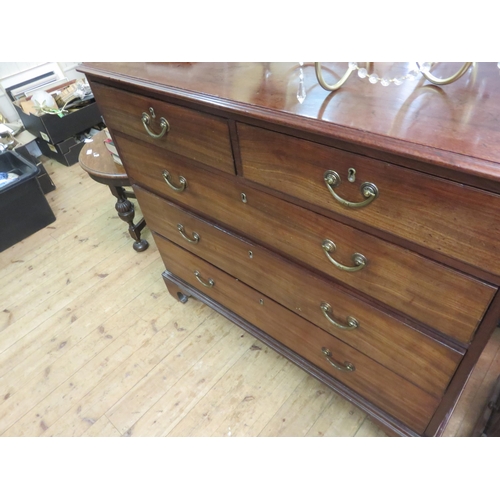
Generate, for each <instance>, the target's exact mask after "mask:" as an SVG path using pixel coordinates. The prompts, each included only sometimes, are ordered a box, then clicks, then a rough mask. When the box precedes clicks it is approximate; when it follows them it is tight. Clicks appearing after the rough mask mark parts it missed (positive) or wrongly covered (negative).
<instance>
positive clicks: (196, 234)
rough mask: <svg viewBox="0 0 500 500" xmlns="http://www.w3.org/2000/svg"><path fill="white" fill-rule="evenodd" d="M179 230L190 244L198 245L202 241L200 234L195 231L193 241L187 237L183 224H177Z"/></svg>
mask: <svg viewBox="0 0 500 500" xmlns="http://www.w3.org/2000/svg"><path fill="white" fill-rule="evenodd" d="M177 229H178V231H179V233H181V236H182V237H183V238H184V239H185V240H186V241H189V243H194V244H195V245H196V243H198V242H199V241H200V236H199V234H198V233H195V232H194V231H193V239H191V238H189V236H187V235H186V233H185V232H184V226H183V225H182V224H177Z"/></svg>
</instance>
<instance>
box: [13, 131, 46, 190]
mask: <svg viewBox="0 0 500 500" xmlns="http://www.w3.org/2000/svg"><path fill="white" fill-rule="evenodd" d="M37 140H39V139H37ZM34 149H36V151H38V154H37V156H33V154H32V151H33V150H34ZM15 151H16V153H18V154H19V155H21V156H22V157H23V158H24V159H25V160H26V161H28V162H29V163H32V164H33V165H36V167H37V168H38V170H39V171H40V173H39V174H38V175H37V179H38V183H39V184H40V187H41V188H42V191H43V194H47V193H50V192H51V191H54V189H55V188H56V186H55V184H54V182H53V181H52V179H51V178H50V175H49V173H48V172H47V170H45V167H44V166H43V163H42V162H41V161H40V160H39V159H38V158H39V157H40V156H41V151H40V148H39V147H38V145H37V143H36V140H33V141H31V142H29V143H28V144H25V145H24V146H18V147H17V148H16V149H15Z"/></svg>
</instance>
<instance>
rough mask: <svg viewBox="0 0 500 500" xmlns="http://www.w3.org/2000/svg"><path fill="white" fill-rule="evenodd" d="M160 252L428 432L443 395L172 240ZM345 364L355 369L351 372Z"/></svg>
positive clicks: (174, 267)
mask: <svg viewBox="0 0 500 500" xmlns="http://www.w3.org/2000/svg"><path fill="white" fill-rule="evenodd" d="M155 240H156V241H158V242H160V241H162V239H161V236H158V235H156V236H155ZM160 253H161V256H162V259H163V261H164V263H165V266H166V268H167V269H168V270H169V271H170V272H172V273H173V274H174V275H176V276H178V277H180V278H181V279H183V280H184V281H186V282H187V283H189V284H191V285H192V286H194V287H196V288H197V289H199V290H200V291H201V292H203V293H205V294H206V295H208V296H209V297H211V298H212V299H214V300H215V301H217V302H219V303H220V304H222V305H223V306H225V307H227V308H228V309H230V310H231V311H233V312H235V313H236V314H238V315H239V316H241V317H242V318H244V319H245V320H247V321H249V322H250V323H252V324H253V325H255V326H256V327H257V328H260V329H261V330H263V331H265V332H266V333H267V334H269V335H271V336H272V337H273V338H275V339H276V340H277V341H279V342H281V343H282V344H284V345H286V346H287V347H289V348H290V349H292V350H293V351H295V352H296V353H297V354H299V355H300V356H302V357H303V358H305V359H307V360H308V361H310V362H312V363H314V364H315V365H316V366H318V367H319V368H321V369H322V370H323V371H325V372H327V373H329V374H330V375H332V376H333V377H335V378H336V379H338V380H340V381H341V382H342V383H343V384H345V385H346V386H348V387H350V388H351V389H353V390H355V391H356V392H357V393H358V394H360V395H361V396H363V397H365V398H366V399H367V400H369V401H371V402H372V403H374V404H376V405H377V406H378V407H380V408H381V409H382V410H384V411H387V412H388V413H390V414H391V415H393V416H394V417H395V418H397V419H399V420H400V421H401V422H403V423H405V424H406V425H408V426H409V427H410V428H412V429H414V430H415V431H417V432H419V433H422V432H423V431H424V429H425V427H426V426H427V423H428V422H429V420H430V418H431V416H432V415H433V413H434V411H435V409H436V407H437V405H438V404H439V401H440V399H439V398H436V397H434V396H431V395H429V394H427V393H426V392H425V391H423V390H422V389H420V388H418V387H417V386H415V385H413V384H411V383H410V382H408V381H407V380H406V379H404V378H403V377H400V376H399V375H397V374H395V373H393V372H391V371H390V370H388V369H386V368H384V367H383V366H382V365H380V364H378V363H376V362H375V361H373V360H371V359H370V358H368V357H367V356H365V355H363V354H362V353H360V352H359V351H357V350H356V349H353V348H352V347H350V346H348V345H347V344H345V343H344V342H342V341H340V340H338V339H336V338H335V337H333V336H332V335H329V334H328V333H326V332H324V331H322V330H321V329H319V328H317V327H315V326H314V325H313V324H311V323H309V322H307V321H306V320H304V319H302V318H301V317H300V316H297V315H295V314H294V313H292V312H290V311H289V310H288V309H286V308H284V307H282V306H280V305H279V304H278V303H276V302H274V301H273V300H271V299H269V298H268V297H267V296H265V295H264V294H261V293H260V292H258V291H256V290H253V289H252V288H250V287H248V286H247V285H245V284H243V283H242V282H241V281H239V280H235V279H234V278H233V277H232V276H230V275H228V274H226V273H224V272H223V271H221V270H219V269H217V268H216V267H214V266H212V265H211V264H209V263H208V262H205V261H204V260H202V259H200V258H199V257H196V256H195V255H193V254H191V253H189V252H187V251H186V250H184V249H182V248H180V247H178V246H177V245H175V244H173V243H171V242H169V241H168V240H163V243H162V245H161V249H160ZM207 285H208V286H207ZM325 351H327V353H326V354H325ZM332 363H333V364H332ZM334 365H336V366H337V367H339V368H340V369H339V368H336V367H335V366H334ZM347 367H349V368H353V369H354V370H353V371H350V370H348V369H347Z"/></svg>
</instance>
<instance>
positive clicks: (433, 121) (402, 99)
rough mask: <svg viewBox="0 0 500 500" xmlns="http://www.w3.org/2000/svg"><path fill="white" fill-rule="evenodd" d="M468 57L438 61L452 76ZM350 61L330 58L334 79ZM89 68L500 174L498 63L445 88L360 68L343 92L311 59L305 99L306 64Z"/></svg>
mask: <svg viewBox="0 0 500 500" xmlns="http://www.w3.org/2000/svg"><path fill="white" fill-rule="evenodd" d="M460 66H461V63H438V64H437V65H436V66H435V69H433V73H434V74H435V75H436V76H449V75H451V74H453V73H455V72H456V71H457V69H458V68H460ZM346 68H347V64H346V63H323V72H324V76H325V79H326V80H327V81H329V82H335V81H336V80H338V78H339V77H340V76H342V75H343V74H344V72H345V70H346ZM81 69H82V71H84V72H85V73H87V75H88V76H91V77H93V78H94V79H99V80H101V81H105V82H108V83H111V84H114V85H125V86H130V85H134V86H135V87H136V88H139V89H140V88H142V89H143V90H146V91H153V92H156V93H158V92H161V93H165V94H168V95H172V96H175V97H177V98H181V99H185V100H189V101H196V102H198V103H202V104H204V105H208V106H211V107H213V108H218V109H219V110H221V111H228V110H229V111H233V112H234V111H236V112H238V113H240V114H242V115H245V116H248V117H251V118H257V119H265V120H266V121H269V122H275V123H276V124H279V125H284V126H289V127H295V128H300V129H302V130H305V131H308V132H312V133H320V134H322V135H326V136H330V137H333V138H335V139H338V140H342V141H348V142H350V143H353V144H357V145H360V146H365V147H370V148H375V149H379V150H383V151H389V152H392V153H395V154H400V155H402V156H406V157H413V158H418V159H421V160H422V159H423V160H424V161H429V162H430V163H435V164H437V165H440V166H444V167H446V168H450V169H453V170H458V171H462V172H465V173H467V174H473V175H477V176H479V177H484V178H487V179H490V180H493V181H500V168H499V167H500V69H499V68H498V67H497V65H496V63H477V64H475V65H474V66H473V68H472V69H470V70H469V71H468V72H467V73H466V74H465V75H464V76H463V77H462V78H461V79H460V80H458V81H456V82H454V83H452V84H449V85H445V86H441V87H438V86H436V85H432V84H430V83H429V82H427V81H426V80H425V79H424V78H418V79H416V80H414V81H405V82H404V83H403V84H402V85H400V86H394V85H391V86H389V87H383V86H381V85H380V84H376V85H372V84H370V83H369V82H368V81H367V79H366V78H365V79H363V80H362V79H360V78H358V76H357V75H356V73H353V74H352V75H351V77H350V78H349V79H348V81H347V82H346V83H345V84H344V86H343V87H342V88H340V89H339V90H338V91H336V92H333V93H329V92H327V91H325V90H324V89H323V88H322V87H321V86H320V85H319V83H318V81H317V79H316V76H315V71H314V64H313V63H305V67H304V83H305V90H306V98H305V101H304V102H303V103H302V104H301V103H299V101H298V100H297V89H298V84H299V65H298V63H205V62H203V63H85V64H84V65H83V66H82V67H81ZM374 70H375V71H376V72H378V74H382V75H387V76H389V77H393V76H398V75H400V74H405V73H406V72H407V70H408V66H407V63H375V64H374Z"/></svg>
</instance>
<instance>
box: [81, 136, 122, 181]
mask: <svg viewBox="0 0 500 500" xmlns="http://www.w3.org/2000/svg"><path fill="white" fill-rule="evenodd" d="M106 139H107V135H106V132H105V131H104V130H102V131H101V132H99V133H97V134H96V135H94V136H93V137H92V142H87V143H86V144H85V146H83V148H82V150H81V151H80V155H79V157H78V161H79V162H80V166H81V167H82V168H83V170H85V171H86V172H87V173H88V174H90V175H91V176H92V177H94V178H96V177H97V178H99V179H103V180H104V179H107V180H110V181H113V180H126V179H128V176H127V173H126V172H125V169H124V168H123V166H122V165H120V164H119V163H116V162H115V161H114V160H113V157H112V156H111V153H110V152H109V151H108V149H107V148H106V146H105V145H104V141H105V140H106Z"/></svg>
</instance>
